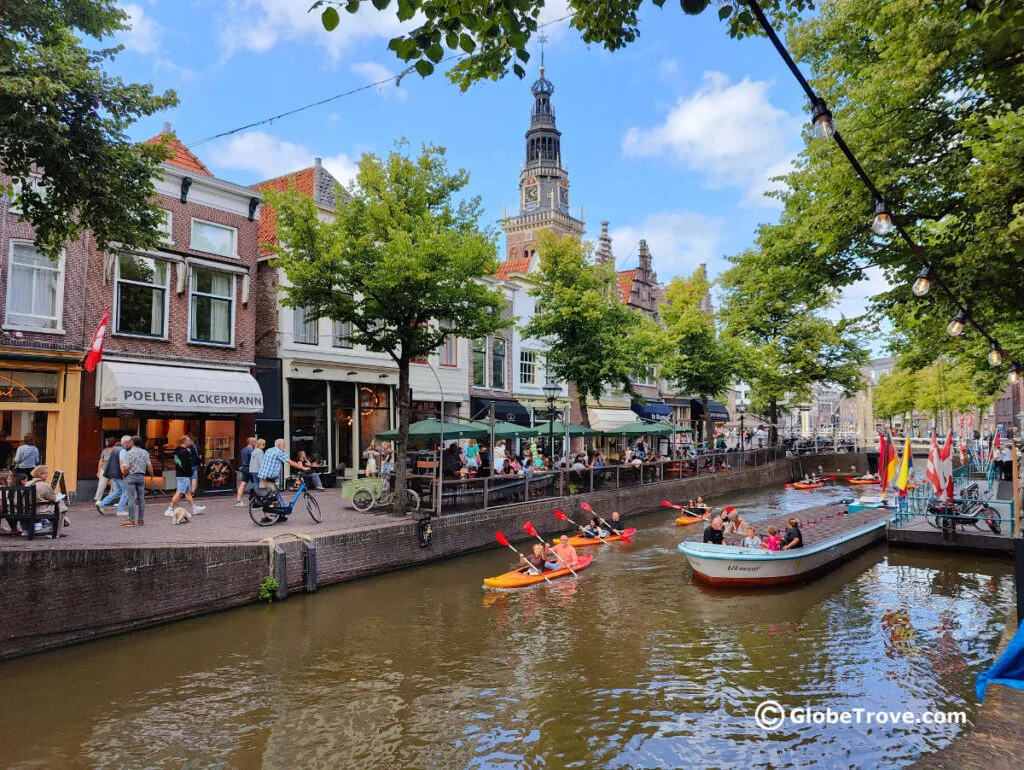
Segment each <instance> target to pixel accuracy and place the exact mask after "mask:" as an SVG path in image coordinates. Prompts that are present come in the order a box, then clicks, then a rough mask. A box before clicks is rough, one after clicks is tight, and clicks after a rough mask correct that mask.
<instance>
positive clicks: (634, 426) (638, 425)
mask: <svg viewBox="0 0 1024 770" xmlns="http://www.w3.org/2000/svg"><path fill="white" fill-rule="evenodd" d="M673 432H675V429H674V428H673V427H672V426H671V425H666V424H664V423H651V422H628V423H626V424H625V425H622V426H620V427H618V428H611V429H610V430H606V431H605V432H604V435H606V436H667V435H669V434H671V433H673Z"/></svg>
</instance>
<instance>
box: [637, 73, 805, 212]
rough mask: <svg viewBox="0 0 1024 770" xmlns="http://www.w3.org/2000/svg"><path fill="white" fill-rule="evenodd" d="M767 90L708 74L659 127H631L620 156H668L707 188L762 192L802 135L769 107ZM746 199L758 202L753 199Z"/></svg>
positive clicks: (745, 81)
mask: <svg viewBox="0 0 1024 770" xmlns="http://www.w3.org/2000/svg"><path fill="white" fill-rule="evenodd" d="M769 88H770V84H769V83H767V82H765V81H760V80H750V78H744V79H743V80H741V81H740V82H739V83H732V82H730V80H729V77H728V76H727V75H723V74H722V73H720V72H706V73H704V81H703V83H702V84H701V86H700V88H698V89H697V91H696V92H695V93H693V94H692V95H691V96H689V97H686V98H680V99H679V100H678V101H677V102H676V104H675V106H674V107H672V109H671V110H670V111H669V113H668V115H667V116H666V117H665V120H664V122H663V123H661V124H659V125H656V126H653V127H651V128H646V129H645V128H639V127H635V126H634V127H633V128H630V129H629V130H628V131H627V132H626V134H625V136H624V137H623V139H622V151H623V153H624V154H625V155H626V156H628V157H632V158H660V157H665V156H669V157H672V158H674V159H675V160H677V161H678V162H679V163H680V164H682V165H683V166H684V167H685V168H687V169H689V170H692V171H695V172H697V173H698V174H700V175H701V176H702V177H703V182H704V185H705V186H706V187H708V188H711V189H719V188H723V187H739V188H741V189H745V190H754V191H756V192H760V191H761V190H762V189H764V182H765V180H766V179H767V176H766V174H768V173H769V172H770V171H771V170H772V169H777V168H779V167H780V164H781V163H783V162H785V161H786V160H787V159H788V158H789V157H790V156H791V154H792V149H791V148H792V147H793V145H794V144H795V143H796V142H797V141H798V140H799V135H800V134H799V119H798V118H796V117H794V116H792V115H790V114H789V113H787V112H786V111H784V110H781V109H778V108H777V107H774V106H772V104H771V102H770V101H769V100H768V90H769ZM748 198H749V200H748V202H758V201H757V198H758V196H757V195H753V194H749V193H748Z"/></svg>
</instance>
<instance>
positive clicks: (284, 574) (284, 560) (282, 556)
mask: <svg viewBox="0 0 1024 770" xmlns="http://www.w3.org/2000/svg"><path fill="white" fill-rule="evenodd" d="M274 576H275V577H276V578H277V599H278V601H284V600H285V599H287V598H288V555H287V554H286V553H285V552H284V548H282V547H281V546H279V545H275V546H274Z"/></svg>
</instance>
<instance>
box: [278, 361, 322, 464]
mask: <svg viewBox="0 0 1024 770" xmlns="http://www.w3.org/2000/svg"><path fill="white" fill-rule="evenodd" d="M288 386H289V391H288V403H289V409H290V422H289V424H290V429H291V435H290V436H288V439H289V442H288V443H289V445H290V447H291V451H292V457H293V458H294V457H295V456H296V455H298V452H299V450H304V451H305V452H306V455H307V456H308V457H309V458H310V459H311V460H326V459H327V387H328V383H327V382H325V381H323V380H289V381H288Z"/></svg>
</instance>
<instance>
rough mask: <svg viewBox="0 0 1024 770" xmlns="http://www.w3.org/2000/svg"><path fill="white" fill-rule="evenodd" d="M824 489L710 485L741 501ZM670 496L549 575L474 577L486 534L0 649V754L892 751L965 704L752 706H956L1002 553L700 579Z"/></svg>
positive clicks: (751, 763) (1004, 577)
mask: <svg viewBox="0 0 1024 770" xmlns="http://www.w3.org/2000/svg"><path fill="white" fill-rule="evenodd" d="M840 494H841V493H840V492H838V491H835V490H828V489H825V490H817V491H813V492H795V491H785V492H784V491H781V490H779V491H771V492H760V493H756V494H746V495H740V496H737V497H735V498H732V499H729V500H724V499H719V500H714V501H712V502H713V504H715V505H716V507H717V506H720V505H726V504H730V503H731V504H735V505H738V506H740V507H741V510H742V511H743V512H744V513H745V514H746V515H747V516H748V518H750V519H757V518H758V517H763V516H767V515H769V514H772V513H776V512H779V511H782V510H785V511H796V510H799V509H801V508H804V507H807V506H810V505H816V504H820V503H823V502H826V501H829V500H834V499H836V498H837V497H839V496H840ZM602 513H608V512H602ZM672 518H673V517H672V515H671V512H669V511H667V510H662V511H658V512H652V513H651V514H649V515H646V516H643V517H640V518H638V519H634V520H632V521H631V524H635V525H636V526H637V527H638V528H639V529H638V532H637V534H636V537H635V539H634V543H633V545H632V546H625V545H622V544H619V545H615V546H602V547H601V549H599V550H596V551H595V553H596V554H597V559H596V560H595V562H594V564H593V565H592V566H591V567H590V569H588V570H587V571H586V572H583V573H581V575H580V578H579V580H578V581H568V582H562V583H559V584H556V585H554V586H551V587H548V586H544V585H542V586H538V587H535V588H530V589H526V590H522V591H519V592H516V593H498V592H487V591H484V590H482V587H481V579H482V578H483V577H485V576H488V575H493V574H497V573H500V572H503V571H505V569H506V568H507V567H508V566H509V562H510V558H509V557H510V556H511V554H510V553H509V551H508V550H494V551H489V552H486V553H480V554H475V555H470V556H466V557H462V558H458V559H452V560H449V561H445V562H440V563H437V564H433V565H429V566H426V567H420V568H417V569H410V570H405V571H402V572H397V573H392V574H388V575H383V576H380V577H376V578H372V579H367V580H361V581H356V582H353V583H350V584H346V585H342V586H336V587H332V588H329V589H325V590H322V591H320V592H319V593H318V594H316V595H315V596H305V595H299V596H295V595H293V597H292V598H290V599H288V600H287V601H286V602H284V603H283V604H280V605H270V606H262V605H261V606H252V607H248V608H243V609H238V610H233V611H230V612H225V613H222V614H218V615H213V616H209V617H204V618H199V619H196V620H191V621H187V622H182V623H178V624H174V625H169V626H165V627H161V628H157V629H152V630H148V631H144V632H140V633H134V634H129V635H125V636H121V637H116V638H112V639H108V640H103V641H99V642H95V643H91V644H86V645H81V646H78V647H73V648H69V649H66V650H60V651H56V652H52V653H47V654H43V655H38V656H35V657H32V658H27V659H22V660H16V661H10V662H7V663H3V664H0V714H2V715H3V719H4V727H3V729H0V765H2V766H4V767H15V768H37V767H60V768H75V767H96V768H144V767H145V768H150V767H151V768H179V767H195V768H200V767H204V768H205V767H225V768H227V767H231V768H258V767H266V768H315V767H322V768H402V769H403V770H405V769H406V768H563V767H568V768H676V767H683V768H702V767H709V768H712V767H714V768H750V767H765V766H769V767H796V768H807V767H823V768H835V767H857V768H862V767H885V768H890V767H899V766H902V765H906V764H909V763H910V762H912V761H913V760H914V759H916V758H917V757H918V756H920V755H921V754H922V753H923V752H928V751H933V750H935V749H936V748H939V747H941V746H944V745H946V744H947V743H948V742H949V741H950V740H952V739H953V738H954V737H955V736H956V735H957V734H958V732H960V731H961V729H963V728H960V727H950V726H944V725H943V726H935V725H923V724H921V725H899V726H893V725H889V724H885V725H874V724H872V725H866V724H862V725H818V724H812V725H789V724H787V725H786V726H784V727H783V728H782V729H779V730H777V731H775V732H770V733H765V732H763V731H762V730H760V729H759V728H758V727H757V726H756V724H755V722H754V719H753V714H754V710H755V708H756V706H757V704H759V703H760V702H761V701H764V700H765V699H774V700H777V701H779V702H780V703H781V704H782V705H784V706H785V707H787V708H791V707H797V706H804V705H809V706H811V707H814V708H821V709H825V708H826V707H831V708H832V709H834V710H836V709H855V708H863V709H868V710H872V711H900V712H902V711H906V710H910V711H915V712H924V711H928V710H932V709H937V710H941V711H960V710H964V711H966V712H967V713H968V716H969V719H970V720H972V721H973V719H974V718H975V716H976V714H977V705H976V703H975V698H974V695H973V691H972V687H973V682H974V678H975V676H976V675H977V674H978V672H979V671H981V670H983V669H984V668H986V667H987V666H988V665H990V664H991V662H992V660H993V658H994V655H995V650H996V646H997V644H998V641H999V637H1000V634H1001V632H1002V630H1003V627H1004V621H1005V618H1006V615H1007V612H1008V609H1009V607H1010V605H1011V601H1012V591H1013V576H1012V571H1011V569H1012V567H1011V565H1010V564H1009V563H1007V562H1005V561H1000V560H995V559H990V558H985V557H980V556H972V555H938V554H930V553H922V552H911V551H896V550H893V551H887V549H886V547H885V546H879V547H876V548H874V549H872V550H870V551H868V552H865V553H863V554H862V555H860V556H859V557H858V558H856V559H855V560H854V561H852V562H849V563H847V564H845V565H843V566H841V567H839V568H837V569H836V570H835V571H833V572H831V573H829V574H827V575H825V576H824V577H822V578H821V579H819V580H817V581H816V582H813V583H811V584H809V585H806V586H802V587H796V588H790V589H771V590H758V591H742V592H739V591H729V590H723V589H710V588H707V587H704V586H702V585H699V584H696V583H694V582H693V579H692V574H691V572H690V570H689V567H688V566H687V565H686V563H685V559H684V558H683V556H682V555H681V554H680V553H678V552H677V551H676V545H677V544H678V543H679V541H680V540H681V539H683V537H684V536H688V535H692V534H694V529H693V528H692V527H691V528H686V529H683V528H677V527H675V526H674V525H673V523H672ZM254 590H255V587H254Z"/></svg>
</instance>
